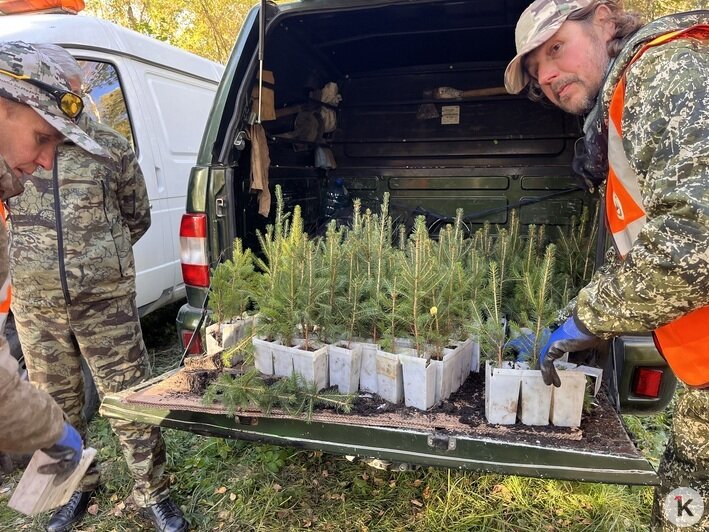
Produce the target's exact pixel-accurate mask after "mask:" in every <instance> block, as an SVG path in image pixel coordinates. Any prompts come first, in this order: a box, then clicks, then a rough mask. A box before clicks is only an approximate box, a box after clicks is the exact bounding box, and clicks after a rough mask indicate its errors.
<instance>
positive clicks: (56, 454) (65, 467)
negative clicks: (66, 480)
mask: <svg viewBox="0 0 709 532" xmlns="http://www.w3.org/2000/svg"><path fill="white" fill-rule="evenodd" d="M83 450H84V443H83V442H82V441H81V436H79V433H78V432H77V431H76V429H75V428H74V427H72V426H71V425H70V424H69V423H64V432H63V433H62V437H61V438H60V439H59V441H58V442H57V443H55V444H54V445H52V446H51V447H48V448H46V449H42V451H43V452H44V453H46V454H47V455H49V456H50V457H52V458H54V459H56V460H57V462H55V463H53V464H46V465H43V466H40V467H39V468H38V469H37V471H39V472H40V473H44V474H45V475H60V474H63V473H69V472H71V471H73V470H74V468H75V467H76V466H78V465H79V461H80V460H81V454H82V452H83Z"/></svg>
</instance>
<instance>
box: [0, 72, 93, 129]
mask: <svg viewBox="0 0 709 532" xmlns="http://www.w3.org/2000/svg"><path fill="white" fill-rule="evenodd" d="M0 74H5V75H6V76H10V77H11V78H14V79H17V80H20V81H26V82H27V83H29V84H30V85H34V86H35V87H37V88H38V89H40V90H42V91H44V92H46V93H47V94H49V95H50V96H52V97H53V98H54V99H55V100H56V101H57V104H58V105H59V109H61V110H62V112H63V113H64V114H65V115H66V116H67V117H69V118H71V119H72V120H73V119H75V118H77V117H78V116H79V115H80V114H81V111H83V110H84V102H83V101H82V99H81V96H79V95H78V94H74V93H73V92H71V91H68V90H65V89H60V88H58V87H53V86H52V85H49V84H48V83H44V82H43V81H39V80H38V79H33V78H31V77H29V76H26V75H24V74H15V73H14V72H9V71H7V70H3V69H1V68H0Z"/></svg>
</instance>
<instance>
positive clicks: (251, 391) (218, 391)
mask: <svg viewBox="0 0 709 532" xmlns="http://www.w3.org/2000/svg"><path fill="white" fill-rule="evenodd" d="M354 398H355V395H347V394H341V393H339V392H338V391H337V390H334V389H328V390H322V391H320V392H318V390H317V388H316V387H315V385H314V384H310V383H308V382H306V381H305V380H304V379H303V377H302V376H301V375H298V374H297V373H294V374H293V375H291V376H290V377H288V378H286V379H280V380H278V381H276V382H275V383H273V384H271V385H270V386H268V385H266V383H265V382H264V381H263V378H262V377H261V375H260V374H259V372H258V371H257V370H255V369H253V370H250V371H248V372H246V373H244V374H243V375H239V376H237V377H232V376H231V375H229V374H222V375H220V376H219V378H218V379H217V380H216V381H215V382H213V383H212V384H211V385H210V386H209V387H208V388H207V391H206V393H205V395H204V398H203V402H204V404H208V405H210V404H214V403H216V402H219V403H221V404H223V405H224V407H225V408H226V409H227V413H228V415H230V416H235V415H236V414H237V413H238V412H239V411H243V410H244V409H247V408H258V409H259V410H261V411H262V412H264V413H269V412H270V411H271V410H272V409H273V408H281V409H282V410H284V411H285V412H286V413H287V414H289V415H291V416H299V415H302V414H305V417H306V422H308V423H310V422H311V421H312V417H313V413H314V412H315V409H316V408H317V407H326V408H333V409H335V410H337V411H339V412H343V413H346V414H347V413H349V412H350V411H351V409H352V403H353V401H354Z"/></svg>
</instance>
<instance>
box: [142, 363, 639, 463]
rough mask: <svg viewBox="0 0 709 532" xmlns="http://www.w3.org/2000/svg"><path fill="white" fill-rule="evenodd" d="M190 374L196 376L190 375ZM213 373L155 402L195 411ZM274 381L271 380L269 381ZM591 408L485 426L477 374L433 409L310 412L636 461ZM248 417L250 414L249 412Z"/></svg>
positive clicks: (182, 375)
mask: <svg viewBox="0 0 709 532" xmlns="http://www.w3.org/2000/svg"><path fill="white" fill-rule="evenodd" d="M194 372H196V373H197V374H192V375H191V373H194ZM218 374H219V372H218V371H214V370H213V369H212V368H209V369H205V370H202V371H200V370H197V369H196V368H194V369H192V370H191V371H190V370H188V371H187V372H185V369H183V371H181V372H178V373H177V374H175V375H174V376H172V377H169V378H168V379H166V380H165V381H162V382H160V383H159V384H157V385H156V386H155V387H152V388H151V390H152V392H151V395H153V397H155V392H156V391H157V390H156V387H159V388H161V393H160V394H159V395H160V403H162V404H163V405H165V404H169V403H170V399H171V398H175V399H176V398H178V397H179V398H180V400H181V401H180V403H181V405H182V406H183V407H186V405H185V404H184V401H185V400H186V399H187V400H189V402H191V403H192V402H193V403H194V404H195V406H197V405H200V406H201V405H202V401H201V394H202V391H203V390H204V389H206V387H207V386H208V384H209V383H210V382H211V381H212V380H213V379H215V378H216V377H217V375H218ZM274 380H275V379H274ZM595 403H596V405H595V406H594V407H593V408H592V409H591V411H590V412H588V413H584V414H583V418H582V420H581V427H580V428H567V427H555V426H552V425H548V426H527V425H522V424H521V423H517V424H515V425H490V424H488V423H487V420H486V419H485V377H484V374H483V373H472V374H470V376H469V377H468V379H467V380H466V381H465V382H464V383H463V385H462V386H461V388H460V389H459V390H458V391H457V392H455V393H454V394H452V395H451V397H450V398H449V399H448V400H447V401H444V402H443V403H441V404H440V405H438V406H435V407H433V408H431V409H430V410H427V411H425V412H422V411H420V410H417V409H415V408H410V407H406V406H404V405H403V404H392V403H389V402H387V401H385V400H383V399H382V398H380V397H379V396H377V395H375V394H366V393H363V394H360V395H358V396H357V398H356V399H355V401H354V404H353V407H352V411H351V412H350V413H349V414H343V413H337V414H335V412H334V411H333V410H332V409H328V408H321V409H319V410H318V411H316V412H315V416H314V420H315V421H317V420H318V418H319V417H320V416H319V415H318V413H321V414H323V416H324V417H327V418H328V421H332V418H333V417H336V418H337V422H340V421H341V422H343V423H352V424H362V425H381V426H390V427H399V428H401V427H404V428H406V427H411V428H422V427H426V428H435V429H436V430H439V431H444V432H448V433H450V434H453V435H455V434H459V435H469V436H473V437H485V438H490V439H492V440H498V441H507V442H515V443H526V444H533V445H542V446H551V445H553V446H563V447H564V448H569V449H578V450H587V451H593V452H601V453H608V454H614V455H626V456H639V452H638V451H637V449H635V446H634V445H633V444H632V442H631V441H630V439H629V437H628V435H627V433H626V432H625V430H624V427H623V424H622V421H621V419H620V417H619V416H618V414H617V413H616V412H615V410H614V409H613V406H612V405H611V403H610V401H609V400H608V398H607V396H606V395H605V393H604V391H603V390H601V391H600V392H599V394H598V396H597V397H596V400H595ZM249 413H251V412H249Z"/></svg>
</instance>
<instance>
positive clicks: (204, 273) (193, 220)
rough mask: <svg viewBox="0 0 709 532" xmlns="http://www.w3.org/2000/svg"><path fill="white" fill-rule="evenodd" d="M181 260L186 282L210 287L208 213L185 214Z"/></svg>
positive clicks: (182, 226)
mask: <svg viewBox="0 0 709 532" xmlns="http://www.w3.org/2000/svg"><path fill="white" fill-rule="evenodd" d="M180 262H181V263H182V279H183V280H184V281H185V284H188V285H190V286H198V287H203V288H208V287H209V261H208V260H207V215H206V214H183V215H182V220H181V222H180Z"/></svg>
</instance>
